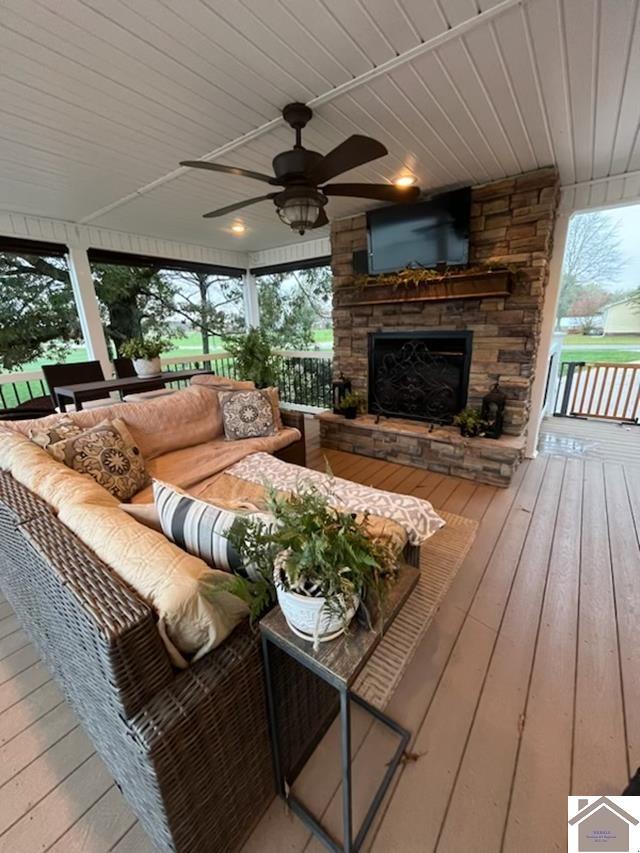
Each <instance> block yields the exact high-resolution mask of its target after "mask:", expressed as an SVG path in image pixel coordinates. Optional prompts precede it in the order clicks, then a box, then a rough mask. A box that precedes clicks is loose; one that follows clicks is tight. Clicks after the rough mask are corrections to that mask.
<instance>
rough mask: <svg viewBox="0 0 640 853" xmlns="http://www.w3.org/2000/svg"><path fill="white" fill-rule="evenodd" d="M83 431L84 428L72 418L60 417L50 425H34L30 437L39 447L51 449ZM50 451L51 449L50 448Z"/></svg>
mask: <svg viewBox="0 0 640 853" xmlns="http://www.w3.org/2000/svg"><path fill="white" fill-rule="evenodd" d="M81 432H82V428H81V427H79V426H78V425H77V424H76V423H74V422H73V421H72V420H71V418H59V419H58V420H57V421H56V422H55V423H54V424H52V425H51V426H50V427H39V428H38V427H32V429H31V431H30V432H29V438H30V439H31V441H32V442H33V443H34V444H37V445H38V447H44V449H45V450H49V448H50V447H51V446H52V445H53V444H57V443H58V442H59V441H65V440H66V439H67V438H72V437H74V436H76V435H80V433H81ZM49 452H51V451H50V450H49Z"/></svg>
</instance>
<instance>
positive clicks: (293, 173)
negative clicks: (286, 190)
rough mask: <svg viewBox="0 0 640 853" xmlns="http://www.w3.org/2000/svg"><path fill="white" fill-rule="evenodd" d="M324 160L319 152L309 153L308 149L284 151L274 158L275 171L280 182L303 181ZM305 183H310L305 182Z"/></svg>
mask: <svg viewBox="0 0 640 853" xmlns="http://www.w3.org/2000/svg"><path fill="white" fill-rule="evenodd" d="M321 160H322V154H318V152H317V151H307V149H306V148H291V149H290V150H289V151H282V152H281V153H280V154H276V156H275V157H274V158H273V171H274V173H275V176H276V178H277V179H278V182H280V181H282V182H283V183H286V182H288V181H295V180H298V181H303V180H304V178H305V175H307V174H309V173H310V171H311V169H313V167H314V166H316V165H317V164H318V163H319V162H320V161H321ZM305 183H308V182H307V181H305Z"/></svg>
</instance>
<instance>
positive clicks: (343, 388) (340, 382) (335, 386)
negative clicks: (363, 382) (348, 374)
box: [331, 372, 351, 415]
mask: <svg viewBox="0 0 640 853" xmlns="http://www.w3.org/2000/svg"><path fill="white" fill-rule="evenodd" d="M350 393H351V380H350V379H345V378H344V375H343V374H342V372H340V375H339V376H338V378H337V379H336V380H335V381H334V382H332V383H331V399H332V401H333V413H334V415H341V414H343V412H342V409H341V408H340V403H341V402H342V400H343V399H344V398H345V396H346V395H347V394H350Z"/></svg>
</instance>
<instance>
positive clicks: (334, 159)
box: [307, 134, 389, 185]
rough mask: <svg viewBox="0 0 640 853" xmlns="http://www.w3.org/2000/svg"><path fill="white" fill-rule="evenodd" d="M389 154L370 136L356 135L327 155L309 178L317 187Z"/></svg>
mask: <svg viewBox="0 0 640 853" xmlns="http://www.w3.org/2000/svg"><path fill="white" fill-rule="evenodd" d="M388 153H389V152H388V151H387V149H386V148H385V147H384V145H383V144H382V142H378V141H377V140H376V139H371V137H369V136H359V135H358V134H354V135H353V136H350V137H349V138H348V139H345V141H344V142H341V143H340V145H336V147H335V148H334V149H333V150H332V151H329V153H328V154H325V156H324V157H323V158H322V160H321V161H320V162H319V163H318V165H317V166H316V167H315V168H313V169H312V170H311V172H310V173H309V174H308V175H307V177H308V178H309V180H310V181H311V182H312V183H314V184H316V185H317V184H324V183H325V181H330V180H331V178H335V177H336V175H341V174H342V173H343V172H348V171H349V169H355V168H356V166H363V165H364V164H365V163H370V162H371V161H372V160H377V159H378V157H384V155H385V154H388Z"/></svg>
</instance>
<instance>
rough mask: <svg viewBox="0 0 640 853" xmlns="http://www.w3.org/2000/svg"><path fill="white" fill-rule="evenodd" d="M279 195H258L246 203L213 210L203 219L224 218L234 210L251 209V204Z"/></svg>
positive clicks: (240, 202) (245, 201)
mask: <svg viewBox="0 0 640 853" xmlns="http://www.w3.org/2000/svg"><path fill="white" fill-rule="evenodd" d="M277 195H278V193H267V195H258V196H256V197H255V198H247V199H245V200H244V201H237V202H236V203H235V204H228V205H227V206H226V207H220V208H218V210H211V211H209V213H204V214H203V217H202V218H203V219H213V218H214V217H216V216H224V215H225V213H233V211H234V210H240V208H242V207H249V205H250V204H256V203H257V202H259V201H266V199H268V198H275V196H277Z"/></svg>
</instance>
